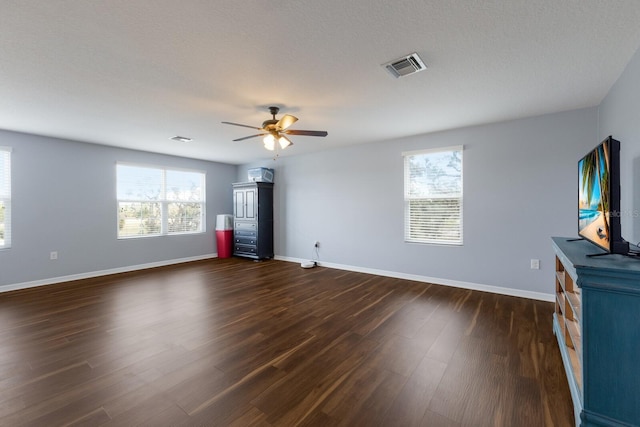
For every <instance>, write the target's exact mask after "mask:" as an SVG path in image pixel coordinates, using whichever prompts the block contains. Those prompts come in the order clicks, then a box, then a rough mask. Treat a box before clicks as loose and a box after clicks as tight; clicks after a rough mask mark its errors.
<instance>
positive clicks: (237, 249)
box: [233, 244, 258, 255]
mask: <svg viewBox="0 0 640 427" xmlns="http://www.w3.org/2000/svg"><path fill="white" fill-rule="evenodd" d="M233 253H234V254H250V255H255V254H257V253H258V248H256V247H255V246H249V245H238V244H236V245H235V246H234V247H233Z"/></svg>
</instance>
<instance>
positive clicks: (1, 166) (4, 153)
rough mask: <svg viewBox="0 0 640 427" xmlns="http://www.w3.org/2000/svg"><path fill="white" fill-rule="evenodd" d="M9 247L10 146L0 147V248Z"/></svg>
mask: <svg viewBox="0 0 640 427" xmlns="http://www.w3.org/2000/svg"><path fill="white" fill-rule="evenodd" d="M9 247H11V148H9V147H0V249H3V248H9Z"/></svg>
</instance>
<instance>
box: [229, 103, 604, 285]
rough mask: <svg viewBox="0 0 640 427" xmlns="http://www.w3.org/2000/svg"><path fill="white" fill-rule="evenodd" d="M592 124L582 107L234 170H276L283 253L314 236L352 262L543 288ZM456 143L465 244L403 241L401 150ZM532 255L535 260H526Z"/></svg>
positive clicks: (333, 254) (325, 255)
mask: <svg viewBox="0 0 640 427" xmlns="http://www.w3.org/2000/svg"><path fill="white" fill-rule="evenodd" d="M596 125H597V109H596V108H589V109H583V110H578V111H570V112H564V113H558V114H552V115H546V116H541V117H534V118H528V119H523V120H517V121H511V122H505V123H498V124H491V125H485V126H476V127H469V128H464V129H457V130H452V131H447V132H441V133H434V134H427V135H419V136H415V137H410V138H404V139H397V140H391V141H385V142H382V143H372V144H365V145H356V146H351V147H347V148H343V149H336V150H331V151H325V152H321V153H317V154H310V155H300V156H292V157H280V158H279V159H278V160H277V161H276V162H269V163H265V164H259V165H256V164H252V165H244V166H243V167H241V168H239V169H238V180H246V169H247V168H248V167H254V166H266V167H273V168H274V169H275V170H276V178H275V180H276V186H275V197H276V201H275V210H276V212H275V215H276V217H275V218H276V219H275V233H276V247H275V252H276V254H277V255H279V256H281V257H285V258H293V259H296V258H298V259H311V258H312V257H313V255H314V253H313V242H314V241H315V240H318V241H319V242H320V261H321V262H326V263H329V264H332V263H333V264H339V265H341V266H345V267H347V268H350V269H351V268H352V269H360V270H363V269H364V270H365V271H366V269H370V270H380V271H384V272H390V273H394V274H397V275H398V276H400V277H402V276H403V275H404V276H406V275H411V276H421V277H428V278H438V279H443V280H442V281H441V282H442V283H446V282H466V283H471V284H479V285H485V286H495V287H501V288H508V289H514V290H521V291H525V292H535V293H540V294H548V295H551V294H552V293H553V271H554V264H553V254H552V250H551V240H550V237H551V236H554V235H563V236H577V223H576V221H577V220H576V209H577V208H576V203H577V190H576V186H577V161H578V159H579V158H580V157H581V156H582V155H584V153H585V152H586V151H587V150H588V149H590V148H592V147H593V146H595V144H596V142H597V141H596V140H597V138H596V135H597V128H596ZM301 143H302V142H301ZM313 143H314V144H316V143H318V144H322V141H315V140H314V141H313ZM460 144H463V145H464V245H463V246H435V245H421V244H408V243H405V242H404V241H403V227H404V223H403V221H404V220H403V159H402V156H401V153H402V152H403V151H410V150H418V149H424V148H432V147H447V146H452V145H460ZM293 149H295V146H294V147H293ZM532 258H535V259H540V260H541V270H531V269H530V259H532ZM392 275H393V274H392Z"/></svg>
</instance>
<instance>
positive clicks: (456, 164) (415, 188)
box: [402, 146, 463, 245]
mask: <svg viewBox="0 0 640 427" xmlns="http://www.w3.org/2000/svg"><path fill="white" fill-rule="evenodd" d="M462 151H463V147H462V146H456V147H447V148H441V149H433V150H421V151H412V152H407V153H402V154H403V156H404V212H405V221H404V222H405V226H404V239H405V241H407V242H417V243H437V244H450V245H461V244H462Z"/></svg>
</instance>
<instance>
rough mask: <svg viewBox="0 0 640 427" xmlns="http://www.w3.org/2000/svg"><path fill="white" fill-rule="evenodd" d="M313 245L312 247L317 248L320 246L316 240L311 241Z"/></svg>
mask: <svg viewBox="0 0 640 427" xmlns="http://www.w3.org/2000/svg"><path fill="white" fill-rule="evenodd" d="M313 247H314V248H319V247H320V242H318V241H317V240H316V241H315V242H313Z"/></svg>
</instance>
